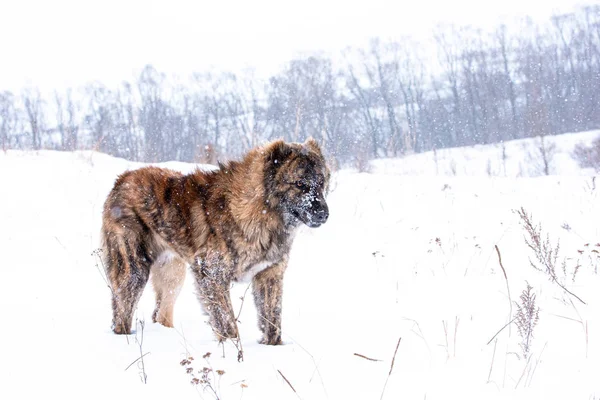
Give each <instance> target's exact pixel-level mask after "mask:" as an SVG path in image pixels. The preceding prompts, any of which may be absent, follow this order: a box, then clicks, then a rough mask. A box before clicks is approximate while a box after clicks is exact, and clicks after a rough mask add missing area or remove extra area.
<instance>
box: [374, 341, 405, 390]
mask: <svg viewBox="0 0 600 400" xmlns="http://www.w3.org/2000/svg"><path fill="white" fill-rule="evenodd" d="M401 340H402V337H400V338H398V343H397V344H396V350H394V356H393V357H392V363H391V365H390V372H388V376H387V378H385V384H384V385H383V390H382V391H381V397H380V398H379V400H381V399H383V394H384V393H385V388H386V386H387V384H388V381H389V379H390V375H392V370H393V369H394V361H396V353H398V347H400V341H401Z"/></svg>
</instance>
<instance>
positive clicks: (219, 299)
mask: <svg viewBox="0 0 600 400" xmlns="http://www.w3.org/2000/svg"><path fill="white" fill-rule="evenodd" d="M329 175H330V172H329V169H328V168H327V165H326V163H325V159H324V158H323V155H322V153H321V150H320V149H319V146H318V145H317V143H316V142H315V141H314V140H312V139H309V140H308V141H306V142H305V143H303V144H299V143H284V142H283V141H276V142H272V143H270V144H268V145H266V146H264V147H259V148H256V149H254V150H252V151H250V152H249V153H248V154H247V155H246V156H245V157H244V158H243V160H242V161H239V162H229V163H228V164H226V165H220V166H219V169H218V170H215V171H212V172H203V171H200V170H196V171H195V172H193V173H191V174H189V175H183V174H181V173H178V172H174V171H171V170H167V169H162V168H156V167H146V168H142V169H139V170H135V171H129V172H125V173H124V174H122V175H121V176H119V178H118V179H117V181H116V183H115V185H114V188H113V189H112V191H111V193H110V194H109V196H108V198H107V200H106V202H105V204H104V212H103V220H102V241H103V250H104V252H103V253H104V258H105V265H106V270H107V276H108V278H109V281H110V284H111V288H112V292H113V296H112V307H113V330H114V332H115V333H118V334H129V333H130V332H131V324H132V316H133V312H134V310H135V308H136V306H137V303H138V301H139V298H140V296H141V294H142V291H143V289H144V287H145V286H146V283H147V281H148V279H149V277H150V276H152V283H153V286H154V289H155V292H156V310H155V311H154V314H153V320H154V321H155V322H159V323H161V324H162V325H164V326H168V327H172V326H173V306H174V304H175V300H176V299H177V296H178V294H179V291H180V290H181V287H182V284H183V280H184V277H185V271H186V266H188V265H189V266H191V271H192V273H193V276H194V278H195V281H196V282H195V283H196V288H197V293H198V298H199V300H200V302H201V304H202V305H203V308H204V310H205V311H206V313H207V314H208V315H209V317H210V324H211V326H212V328H213V331H214V332H215V334H216V336H217V338H218V339H219V340H225V339H227V338H238V337H239V334H238V329H237V324H236V321H235V317H234V313H233V309H232V306H231V299H230V295H229V288H230V286H231V282H237V281H242V280H250V279H251V280H252V287H253V294H254V299H255V303H256V306H257V311H258V315H259V327H260V329H261V331H262V333H263V337H262V341H261V342H262V343H265V344H271V345H276V344H281V296H282V290H283V286H282V284H283V275H284V271H285V269H286V266H287V261H288V254H289V251H290V247H291V244H292V239H293V237H294V233H295V231H296V228H297V227H298V226H300V225H301V224H302V223H304V224H306V225H308V226H311V227H317V226H319V225H321V224H322V223H324V222H325V221H326V220H327V218H328V215H329V210H328V207H327V204H326V202H325V197H324V196H325V192H326V190H327V185H328V181H329Z"/></svg>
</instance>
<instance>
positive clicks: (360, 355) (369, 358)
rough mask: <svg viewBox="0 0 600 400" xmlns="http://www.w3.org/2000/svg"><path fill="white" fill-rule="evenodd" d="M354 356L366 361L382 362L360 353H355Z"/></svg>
mask: <svg viewBox="0 0 600 400" xmlns="http://www.w3.org/2000/svg"><path fill="white" fill-rule="evenodd" d="M354 355H355V356H357V357H360V358H364V359H365V360H369V361H382V360H377V359H376V358H371V357H367V356H363V355H362V354H358V353H354Z"/></svg>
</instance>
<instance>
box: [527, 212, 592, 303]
mask: <svg viewBox="0 0 600 400" xmlns="http://www.w3.org/2000/svg"><path fill="white" fill-rule="evenodd" d="M517 214H518V215H519V217H520V218H521V221H522V223H523V226H524V228H525V231H526V232H527V234H528V235H529V237H530V239H531V241H530V240H529V239H527V238H525V243H526V244H527V246H528V247H529V248H530V249H531V250H532V251H533V252H534V254H535V255H536V258H537V259H538V262H539V263H540V264H542V265H543V266H544V267H545V268H546V270H545V271H543V270H542V269H541V268H538V267H537V266H536V265H535V264H534V263H533V262H532V261H531V260H530V263H531V266H532V267H533V268H535V269H537V270H539V271H541V272H546V273H547V274H548V276H549V277H550V279H551V280H552V281H553V282H554V283H556V284H557V285H558V286H559V287H560V288H561V289H562V290H564V291H565V292H567V293H568V294H570V295H571V296H573V297H575V298H576V299H577V300H579V301H580V302H581V303H583V304H585V305H587V303H586V302H585V301H583V300H582V299H581V298H580V297H579V296H577V295H576V294H575V293H573V292H571V291H570V290H569V289H567V288H566V287H565V286H564V285H563V284H561V283H560V282H559V281H558V278H557V277H556V272H555V271H554V270H555V263H556V258H557V257H558V245H557V246H556V248H555V249H553V248H552V247H551V245H550V238H549V237H548V236H547V237H546V240H545V241H542V238H541V227H540V226H539V225H538V226H534V225H533V222H532V221H531V216H530V215H529V214H527V211H525V208H523V207H521V209H520V210H518V211H517Z"/></svg>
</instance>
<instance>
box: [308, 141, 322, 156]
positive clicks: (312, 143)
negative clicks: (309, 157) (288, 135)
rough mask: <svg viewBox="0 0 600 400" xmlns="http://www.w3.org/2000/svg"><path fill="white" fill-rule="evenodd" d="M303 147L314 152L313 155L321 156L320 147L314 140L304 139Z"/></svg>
mask: <svg viewBox="0 0 600 400" xmlns="http://www.w3.org/2000/svg"><path fill="white" fill-rule="evenodd" d="M304 146H305V147H307V148H308V149H310V150H312V151H314V152H315V153H317V154H319V155H321V154H322V153H321V147H320V146H319V143H317V141H316V140H315V139H313V138H312V137H309V138H308V139H306V142H304Z"/></svg>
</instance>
